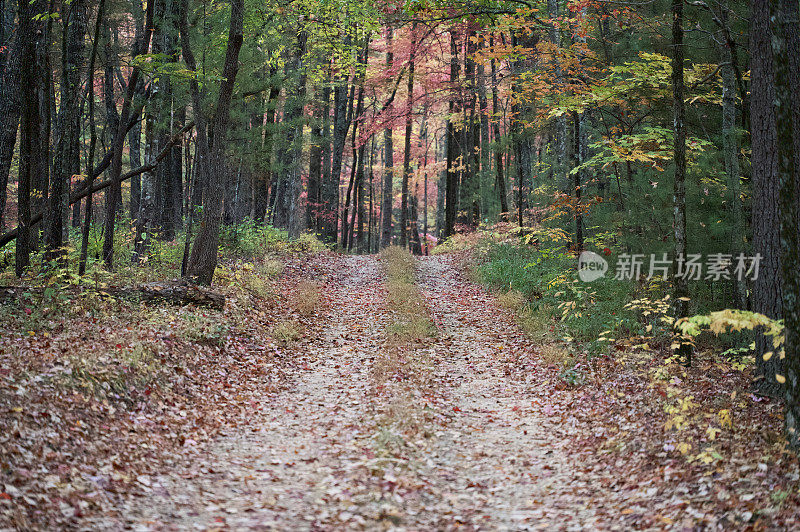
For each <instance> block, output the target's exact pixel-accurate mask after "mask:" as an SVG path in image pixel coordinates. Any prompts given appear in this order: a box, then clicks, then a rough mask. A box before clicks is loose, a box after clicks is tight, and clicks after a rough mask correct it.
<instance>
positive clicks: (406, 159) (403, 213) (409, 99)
mask: <svg viewBox="0 0 800 532" xmlns="http://www.w3.org/2000/svg"><path fill="white" fill-rule="evenodd" d="M415 30H416V25H414V26H412V27H411V52H410V56H409V58H408V84H407V86H406V90H407V91H408V94H407V96H406V134H405V146H404V148H405V151H404V152H403V183H402V188H401V191H400V194H401V195H400V246H401V247H406V246H407V244H408V232H409V229H410V227H409V225H408V182H409V180H410V179H411V134H412V132H413V126H414V122H413V118H414V115H413V109H414V59H415V57H414V55H415V53H416V49H415V48H416V46H417V45H416V42H415V41H414V32H415Z"/></svg>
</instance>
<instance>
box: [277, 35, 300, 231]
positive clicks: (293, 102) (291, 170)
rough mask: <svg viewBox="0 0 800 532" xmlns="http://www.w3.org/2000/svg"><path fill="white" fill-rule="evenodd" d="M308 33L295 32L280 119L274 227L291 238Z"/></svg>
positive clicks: (297, 195) (296, 216)
mask: <svg viewBox="0 0 800 532" xmlns="http://www.w3.org/2000/svg"><path fill="white" fill-rule="evenodd" d="M307 40H308V34H307V33H306V32H305V30H304V29H300V30H299V31H298V33H297V43H296V45H295V48H294V50H293V52H292V57H291V59H290V60H289V61H288V62H287V64H286V72H287V74H289V76H297V80H296V81H295V83H296V85H294V86H290V87H289V88H288V89H287V98H286V103H285V104H284V110H283V121H284V124H285V128H286V141H285V142H282V143H281V145H280V146H279V147H278V168H279V172H280V177H279V179H278V185H277V186H278V189H277V193H276V201H275V212H274V219H273V223H274V225H275V227H280V228H283V229H286V230H287V231H288V232H289V236H290V237H291V238H295V237H297V236H298V235H299V234H300V229H301V228H300V225H301V224H300V215H299V213H298V203H299V202H300V191H301V189H302V182H301V172H302V168H301V166H300V165H301V160H302V157H301V155H302V153H303V122H304V118H303V108H304V107H305V100H306V98H305V94H306V72H305V65H304V62H303V56H304V55H305V53H306V42H307Z"/></svg>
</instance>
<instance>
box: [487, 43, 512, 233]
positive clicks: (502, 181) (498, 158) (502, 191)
mask: <svg viewBox="0 0 800 532" xmlns="http://www.w3.org/2000/svg"><path fill="white" fill-rule="evenodd" d="M489 46H490V47H491V48H494V36H492V37H490V40H489ZM491 65H492V115H493V117H494V118H493V123H494V143H495V145H494V168H495V185H496V187H497V195H498V196H499V198H500V215H501V217H502V215H508V212H509V209H508V192H507V191H506V178H505V175H503V144H502V140H503V138H502V136H501V134H500V103H499V96H498V91H499V87H498V85H497V62H496V60H495V59H494V57H493V58H492V61H491Z"/></svg>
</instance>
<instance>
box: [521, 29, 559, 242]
mask: <svg viewBox="0 0 800 532" xmlns="http://www.w3.org/2000/svg"><path fill="white" fill-rule="evenodd" d="M511 42H512V44H513V46H514V47H518V46H519V47H522V48H525V49H533V48H535V46H536V43H535V41H533V42H528V41H525V42H520V41H519V39H518V37H517V35H516V34H514V33H512V35H511ZM528 61H529V60H528V59H525V58H522V57H521V58H520V59H518V60H516V61H513V62H512V74H513V76H514V79H513V81H512V84H511V92H512V93H513V94H515V95H516V94H519V90H520V89H519V76H521V75H523V73H524V72H525V71H526V70H527V69H528V68H529V65H528ZM523 101H524V98H517V97H512V104H511V109H512V114H513V118H512V120H511V130H512V132H513V133H512V141H513V143H514V165H515V167H516V171H517V223H519V226H520V227H523V226H524V225H525V223H524V222H525V221H524V213H525V203H526V196H525V187H526V186H528V184H529V183H531V182H532V179H533V176H532V174H531V170H532V166H533V158H532V157H533V146H532V145H531V138H530V133H529V132H528V131H526V127H525V121H524V117H526V116H530V115H531V112H532V111H531V109H530V108H529V106H528V105H525V104H523V103H522V102H523ZM565 123H566V122H565Z"/></svg>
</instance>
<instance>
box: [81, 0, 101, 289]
mask: <svg viewBox="0 0 800 532" xmlns="http://www.w3.org/2000/svg"><path fill="white" fill-rule="evenodd" d="M105 6H106V0H100V3H99V5H98V6H97V21H96V22H95V29H94V40H93V42H92V53H91V55H90V56H89V76H88V78H89V80H94V67H95V63H96V60H97V48H98V46H99V44H100V30H101V28H102V27H103V17H104V15H105V13H104V11H105ZM94 96H95V95H94V83H93V82H90V83H89V134H90V140H89V157H88V159H87V163H86V168H87V169H88V171H87V172H86V173H87V174H88V175H87V176H86V184H87V186H88V187H89V189H90V190H91V187H92V181H93V177H92V171H91V169H92V168H93V166H94V152H95V149H96V147H97V128H96V126H95V119H94ZM92 199H93V196H92V194H89V195H88V196H87V197H86V211H85V215H84V219H83V231H82V232H81V251H80V260H79V265H78V275H84V274H85V273H86V261H87V258H88V253H89V231H90V230H91V227H92ZM76 204H77V205H80V203H76Z"/></svg>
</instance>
